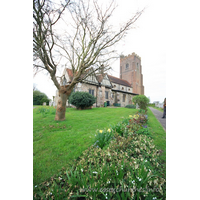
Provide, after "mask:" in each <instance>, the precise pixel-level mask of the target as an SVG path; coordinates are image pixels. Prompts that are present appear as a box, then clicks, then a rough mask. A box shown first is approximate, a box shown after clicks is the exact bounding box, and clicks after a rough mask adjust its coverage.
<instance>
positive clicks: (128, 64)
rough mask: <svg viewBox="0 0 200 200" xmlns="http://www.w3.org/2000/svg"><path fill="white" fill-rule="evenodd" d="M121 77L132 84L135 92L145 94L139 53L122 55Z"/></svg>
mask: <svg viewBox="0 0 200 200" xmlns="http://www.w3.org/2000/svg"><path fill="white" fill-rule="evenodd" d="M120 78H121V79H123V80H126V81H128V82H129V83H130V84H131V87H132V88H133V93H136V94H144V86H143V75H142V65H141V58H140V57H139V56H138V55H136V54H135V53H132V54H131V55H128V56H123V55H121V56H120Z"/></svg>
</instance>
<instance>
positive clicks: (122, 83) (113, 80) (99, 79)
mask: <svg viewBox="0 0 200 200" xmlns="http://www.w3.org/2000/svg"><path fill="white" fill-rule="evenodd" d="M66 70H67V73H68V75H69V78H70V81H71V80H72V78H73V73H72V70H71V69H69V68H66ZM88 71H89V69H88V70H86V73H84V74H83V75H81V77H80V78H83V77H84V76H85V74H87V72H88ZM105 75H106V74H103V75H102V74H96V78H97V80H98V82H99V83H101V82H102V80H103V78H104V76H105ZM107 76H108V78H109V79H110V81H111V82H112V83H117V84H120V85H124V86H128V87H131V84H130V83H129V82H128V81H126V80H123V79H120V78H117V77H114V76H111V75H108V74H107Z"/></svg>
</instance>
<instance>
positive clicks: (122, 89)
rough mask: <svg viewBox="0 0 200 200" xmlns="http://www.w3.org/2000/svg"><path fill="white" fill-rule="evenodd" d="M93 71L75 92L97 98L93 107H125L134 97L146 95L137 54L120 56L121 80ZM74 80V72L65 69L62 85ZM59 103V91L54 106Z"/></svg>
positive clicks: (91, 69) (89, 71)
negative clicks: (87, 93) (86, 93)
mask: <svg viewBox="0 0 200 200" xmlns="http://www.w3.org/2000/svg"><path fill="white" fill-rule="evenodd" d="M92 71H93V68H92V67H91V68H90V69H89V70H88V71H87V73H86V74H85V76H87V74H90V75H89V76H87V77H86V78H85V79H84V80H82V81H81V82H79V83H78V84H76V86H75V87H74V91H75V92H76V91H82V92H89V93H90V94H91V95H93V96H94V97H96V102H95V103H94V105H93V107H102V106H104V102H107V105H108V106H112V105H118V106H121V107H125V106H126V105H128V104H132V98H133V96H135V95H138V94H144V86H143V75H142V66H141V58H140V57H139V56H137V55H136V54H135V53H133V54H131V55H128V56H120V78H117V77H114V76H111V75H109V74H107V73H103V71H99V72H94V73H92ZM83 76H84V75H83ZM72 78H73V73H72V70H71V69H69V68H65V69H64V71H63V79H62V81H61V84H62V85H63V84H66V83H70V81H71V80H72ZM57 101H58V91H56V96H55V97H54V105H57ZM67 105H68V102H67Z"/></svg>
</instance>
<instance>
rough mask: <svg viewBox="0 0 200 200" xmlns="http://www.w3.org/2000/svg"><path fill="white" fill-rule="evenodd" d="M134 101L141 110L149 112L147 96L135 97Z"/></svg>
mask: <svg viewBox="0 0 200 200" xmlns="http://www.w3.org/2000/svg"><path fill="white" fill-rule="evenodd" d="M132 101H133V102H134V104H138V106H139V107H140V109H143V110H147V105H148V104H149V99H148V98H147V97H146V96H145V95H136V96H134V97H133V99H132Z"/></svg>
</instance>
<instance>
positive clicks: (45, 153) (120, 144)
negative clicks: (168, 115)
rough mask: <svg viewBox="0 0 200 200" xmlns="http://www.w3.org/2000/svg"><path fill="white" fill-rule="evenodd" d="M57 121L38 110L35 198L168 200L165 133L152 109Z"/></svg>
mask: <svg viewBox="0 0 200 200" xmlns="http://www.w3.org/2000/svg"><path fill="white" fill-rule="evenodd" d="M45 113H46V114H45ZM54 116H55V110H54V109H53V108H50V109H47V107H46V108H45V109H44V108H43V107H41V108H38V109H37V110H34V199H41V198H42V199H69V198H70V199H71V198H73V199H137V200H139V199H141V200H143V199H144V200H145V199H166V181H165V180H166V133H165V131H164V129H163V128H162V126H161V124H160V123H159V122H158V120H157V119H156V118H155V116H154V115H153V113H152V112H151V110H149V109H148V112H147V113H144V112H143V111H139V112H138V110H136V109H127V108H95V109H92V110H85V111H77V110H75V109H68V110H67V113H66V116H67V118H68V116H69V118H68V119H67V120H66V121H64V122H55V121H54ZM62 167H63V168H62ZM61 168H62V169H61ZM53 175H55V176H53ZM50 177H52V178H50Z"/></svg>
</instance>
